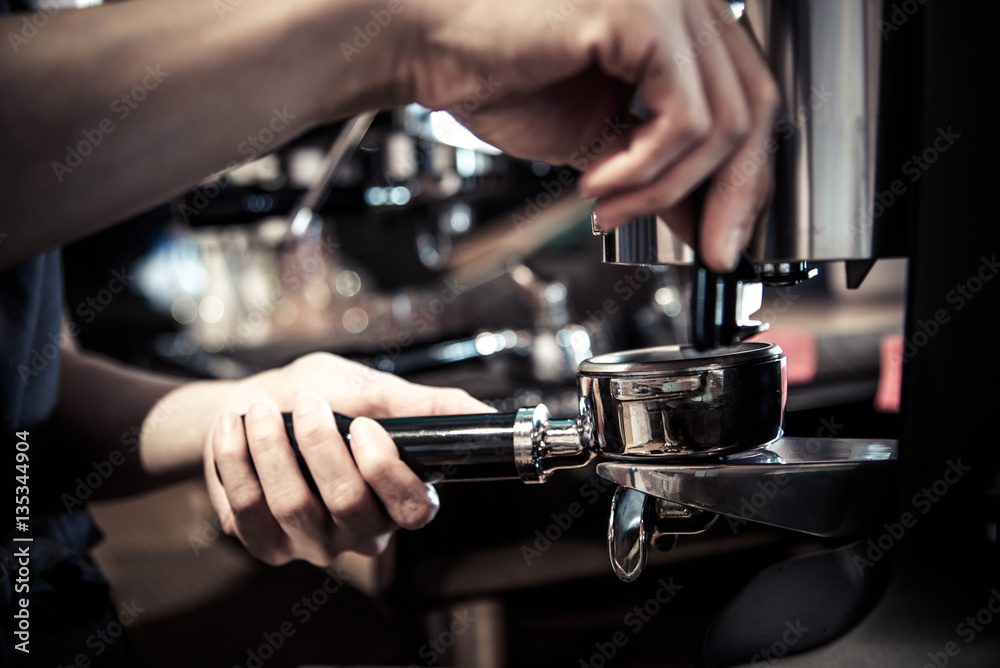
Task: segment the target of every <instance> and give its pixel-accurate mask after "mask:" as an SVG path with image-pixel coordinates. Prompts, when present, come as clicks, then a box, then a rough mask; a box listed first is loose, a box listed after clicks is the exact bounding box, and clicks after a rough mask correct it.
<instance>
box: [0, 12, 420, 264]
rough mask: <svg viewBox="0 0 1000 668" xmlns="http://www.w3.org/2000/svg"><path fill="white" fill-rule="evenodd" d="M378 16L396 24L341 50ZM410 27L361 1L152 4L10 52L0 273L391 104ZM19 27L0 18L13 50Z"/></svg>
mask: <svg viewBox="0 0 1000 668" xmlns="http://www.w3.org/2000/svg"><path fill="white" fill-rule="evenodd" d="M220 8H227V9H228V10H229V11H221V10H220ZM373 9H378V10H382V11H383V12H385V13H386V15H389V16H391V17H392V20H390V21H389V22H388V23H387V25H385V26H384V27H380V32H379V35H378V37H377V39H373V40H372V41H373V42H377V44H373V45H372V46H371V48H367V49H366V50H365V51H364V53H358V52H350V51H349V52H348V53H346V54H345V53H344V52H343V50H342V46H341V45H342V43H346V44H349V45H351V46H353V43H354V38H355V33H354V30H355V27H357V26H361V27H364V26H365V25H366V23H368V22H371V21H372V20H373V16H372V14H371V11H372V10H373ZM400 14H402V10H400ZM384 18H385V17H384V16H383V19H384ZM402 24H403V21H402V20H401V19H400V18H399V17H398V16H396V15H392V14H389V13H388V12H387V11H386V3H384V2H382V3H374V2H369V1H367V0H346V1H345V0H340V1H338V2H322V1H320V0H282V1H281V2H274V1H272V0H242V2H240V3H239V4H237V3H235V2H232V3H227V2H215V3H213V2H212V1H211V0H166V1H165V0H146V1H144V2H128V3H121V4H112V5H106V6H100V7H95V8H90V9H84V10H68V11H61V12H57V13H55V14H54V15H52V16H51V17H50V18H48V22H47V23H46V24H45V25H44V26H43V27H42V28H40V29H38V31H37V34H33V36H32V37H31V39H30V40H27V41H26V42H21V41H15V42H11V43H10V44H6V43H5V44H4V45H3V48H0V90H2V91H3V94H2V95H0V128H3V136H4V148H3V150H2V151H0V184H2V185H0V193H2V195H3V200H4V211H3V213H0V232H3V233H6V234H7V235H8V236H7V237H5V238H4V239H3V244H2V245H0V269H2V268H5V267H9V266H13V265H15V264H17V263H19V262H22V261H24V260H26V259H28V258H30V257H32V256H34V255H36V254H37V253H39V252H41V251H44V250H46V249H48V248H51V247H53V246H56V245H60V244H63V243H65V242H68V241H71V240H74V239H77V238H80V237H83V236H86V235H88V234H90V233H93V232H94V231H96V230H98V229H100V228H102V227H105V226H107V225H110V224H112V223H114V222H117V221H119V220H122V219H124V218H125V217H127V216H129V215H132V214H135V213H137V212H139V211H141V210H143V209H145V208H147V207H149V206H152V205H154V204H157V203H159V202H161V201H163V200H164V199H166V198H168V197H170V196H172V195H175V194H177V193H179V192H183V191H184V190H186V189H188V188H190V187H192V186H193V185H195V184H196V183H198V182H199V181H201V180H203V179H205V178H206V177H208V176H209V175H210V174H212V173H214V172H217V171H219V170H221V169H223V168H224V167H226V166H227V163H232V162H233V161H238V162H243V161H246V160H249V159H251V158H253V157H256V156H258V155H261V154H262V153H264V152H268V151H271V150H274V149H275V148H277V147H278V146H279V145H280V144H282V143H285V142H287V141H288V140H289V139H291V138H293V137H294V136H295V135H297V134H299V133H301V132H302V131H304V130H306V129H308V128H309V127H311V126H313V125H316V124H318V123H322V122H329V121H331V120H334V119H336V118H338V117H343V116H346V115H349V114H351V113H355V112H358V111H362V110H365V109H374V108H378V107H384V106H391V105H392V104H398V103H399V101H400V99H401V96H400V95H398V94H397V93H396V92H395V90H396V88H397V87H398V86H399V85H400V84H399V83H398V82H399V81H405V77H403V76H400V75H399V73H398V72H397V69H398V67H399V60H400V58H399V55H398V54H400V53H401V49H402V48H403V45H404V44H405V43H406V40H407V39H409V38H408V37H407V36H406V32H405V31H404V30H403V27H404V26H403V25H402ZM22 25H23V24H22V17H20V16H3V17H0V35H4V36H5V37H6V38H5V39H4V42H9V41H10V39H9V35H10V34H15V35H19V34H20V32H21V30H22ZM362 56H363V57H362ZM348 59H350V62H349V60H348ZM402 97H404V98H405V95H404V96H402ZM67 147H68V148H67Z"/></svg>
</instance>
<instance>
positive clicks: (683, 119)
mask: <svg viewBox="0 0 1000 668" xmlns="http://www.w3.org/2000/svg"><path fill="white" fill-rule="evenodd" d="M712 125H713V121H712V115H711V114H710V113H709V112H708V111H707V110H699V111H696V112H688V113H686V114H683V115H680V116H679V117H678V118H677V132H678V135H679V138H680V139H681V140H682V141H685V142H691V143H694V142H699V141H701V140H703V139H705V138H707V137H708V135H709V134H710V133H711V132H712Z"/></svg>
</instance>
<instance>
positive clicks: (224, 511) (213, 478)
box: [203, 416, 236, 535]
mask: <svg viewBox="0 0 1000 668" xmlns="http://www.w3.org/2000/svg"><path fill="white" fill-rule="evenodd" d="M220 419H228V417H227V416H223V417H222V418H220ZM218 422H219V420H217V421H216V424H213V426H212V430H211V432H210V433H209V436H208V440H207V441H206V442H205V453H204V457H203V463H204V467H205V486H206V487H207V488H208V498H209V501H211V502H212V507H213V508H214V509H215V514H216V515H218V516H219V526H221V527H222V530H223V531H225V532H226V533H227V534H230V535H236V523H235V521H234V520H233V509H232V507H230V505H229V499H228V498H226V490H225V489H224V488H223V487H222V481H220V480H219V474H218V473H217V469H216V463H215V439H216V431H217V430H218Z"/></svg>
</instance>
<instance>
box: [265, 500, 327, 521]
mask: <svg viewBox="0 0 1000 668" xmlns="http://www.w3.org/2000/svg"><path fill="white" fill-rule="evenodd" d="M271 513H272V514H273V515H274V519H276V520H278V524H281V525H282V526H288V527H293V528H296V529H306V528H309V527H311V526H312V525H313V524H314V523H315V521H316V519H317V517H316V515H317V514H316V507H315V504H314V502H313V500H312V499H311V498H309V497H308V496H306V495H301V496H298V495H297V496H293V497H290V498H288V499H283V500H282V501H280V502H277V503H275V504H274V505H273V506H272V507H271Z"/></svg>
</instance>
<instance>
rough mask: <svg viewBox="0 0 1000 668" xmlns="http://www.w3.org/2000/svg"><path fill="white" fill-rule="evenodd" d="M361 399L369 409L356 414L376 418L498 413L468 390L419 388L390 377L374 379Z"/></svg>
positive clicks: (420, 386)
mask: <svg viewBox="0 0 1000 668" xmlns="http://www.w3.org/2000/svg"><path fill="white" fill-rule="evenodd" d="M362 396H363V398H364V400H365V403H366V406H365V408H364V409H363V410H359V411H356V413H357V414H361V415H366V416H368V417H374V418H379V417H402V416H409V415H459V414H466V413H494V412H496V409H494V408H493V407H491V406H489V405H487V404H484V403H482V402H481V401H479V400H478V399H475V398H473V397H472V396H470V395H469V393H468V392H466V391H465V390H460V389H458V388H454V387H444V388H442V387H430V386H427V385H419V384H417V383H410V382H408V381H405V380H403V379H402V378H399V377H398V376H393V375H391V374H383V375H381V376H378V377H376V378H373V379H372V381H371V383H370V384H369V385H368V386H367V387H366V388H365V392H364V394H363V395H362Z"/></svg>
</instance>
